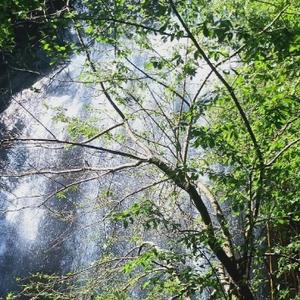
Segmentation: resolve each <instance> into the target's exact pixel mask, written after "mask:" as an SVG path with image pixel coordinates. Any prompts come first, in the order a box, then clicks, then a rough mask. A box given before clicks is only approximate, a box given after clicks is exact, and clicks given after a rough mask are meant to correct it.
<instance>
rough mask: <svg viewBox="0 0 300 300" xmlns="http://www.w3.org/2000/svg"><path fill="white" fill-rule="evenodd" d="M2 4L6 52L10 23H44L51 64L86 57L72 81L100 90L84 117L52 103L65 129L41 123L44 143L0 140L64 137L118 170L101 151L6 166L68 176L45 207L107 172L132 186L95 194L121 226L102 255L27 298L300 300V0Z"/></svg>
mask: <svg viewBox="0 0 300 300" xmlns="http://www.w3.org/2000/svg"><path fill="white" fill-rule="evenodd" d="M1 6H2V7H5V8H6V9H5V10H1V9H0V11H1V12H0V20H1V25H0V47H1V48H2V49H3V50H5V51H6V52H10V51H13V49H14V45H15V33H14V28H16V26H20V24H22V22H26V24H30V23H34V24H37V26H38V28H39V35H38V41H36V40H35V42H37V43H38V45H39V47H40V49H42V51H43V52H44V53H46V55H47V56H48V58H49V59H50V61H51V66H52V68H53V70H58V69H63V68H67V66H68V65H69V64H70V63H72V60H73V59H74V57H78V56H80V57H84V63H83V64H82V69H81V70H80V74H79V76H77V78H72V81H73V82H76V83H78V84H81V85H84V86H87V87H93V88H94V89H95V91H96V94H97V97H100V98H101V99H102V100H101V101H102V102H101V103H100V104H99V106H97V105H96V104H93V105H90V106H89V107H87V113H86V114H85V116H84V117H79V116H78V117H70V116H68V115H67V114H66V113H65V111H64V109H60V110H57V111H56V113H55V117H54V119H55V122H56V123H59V124H62V125H63V127H64V128H65V130H66V132H67V135H66V136H65V137H64V138H58V137H57V135H56V134H55V133H54V132H52V128H46V129H47V131H48V136H47V137H46V138H45V137H44V138H42V137H40V136H30V137H22V136H18V135H13V136H8V137H5V138H3V139H2V141H1V146H2V147H8V146H9V147H18V145H23V146H24V145H25V146H26V145H32V144H34V145H40V144H41V143H42V144H47V145H49V144H50V145H59V146H61V145H63V146H65V151H73V150H74V149H77V148H78V149H87V150H89V151H94V154H93V155H94V156H98V157H100V156H101V155H102V154H103V153H104V154H105V155H110V157H112V160H111V163H108V156H104V159H103V161H102V159H101V160H100V161H97V162H96V163H95V161H89V158H88V157H87V158H86V160H87V161H88V162H89V163H88V164H86V165H82V166H80V168H79V169H78V167H77V168H76V169H75V168H67V167H68V166H64V167H63V168H61V169H59V170H58V169H57V166H50V167H49V168H47V170H45V169H44V170H39V172H36V170H34V169H30V168H29V169H26V170H20V171H18V172H19V173H18V172H16V171H15V170H6V171H3V172H2V174H1V175H2V176H12V175H13V176H16V177H18V176H19V177H24V176H33V175H38V173H40V175H41V176H42V175H43V174H49V176H52V177H53V178H54V177H55V178H58V179H59V178H60V177H59V176H64V178H65V179H67V180H68V184H67V185H65V187H64V188H60V189H57V190H56V191H55V193H52V194H51V195H50V196H51V197H47V198H46V200H45V201H44V202H43V205H46V204H47V203H46V202H47V201H48V200H49V201H50V200H51V201H67V200H68V198H69V197H70V194H71V193H73V192H74V191H76V189H80V186H81V184H83V183H84V182H85V180H90V176H89V175H94V177H93V178H96V179H97V180H99V178H100V177H101V178H102V177H105V176H110V175H111V174H114V175H115V177H113V178H112V179H111V180H112V181H114V180H115V181H118V180H119V179H118V178H119V177H118V176H119V175H118V174H120V173H121V174H122V172H124V171H125V172H126V175H124V176H125V178H126V181H127V185H128V186H129V190H128V191H129V192H128V193H125V194H124V193H123V190H117V191H111V190H110V189H109V188H107V190H105V191H104V192H103V191H102V194H101V197H100V198H101V199H100V198H99V199H100V200H101V209H103V210H104V211H105V214H106V217H107V218H108V219H109V220H110V221H109V222H111V224H112V225H111V226H117V228H118V230H119V233H120V232H121V233H120V234H119V235H118V234H115V235H114V232H110V237H109V240H108V242H107V245H108V246H107V245H106V247H107V248H106V249H105V251H102V252H101V255H99V257H97V258H96V259H95V261H94V262H93V264H91V265H90V266H89V267H84V268H82V269H81V270H76V271H72V272H70V273H68V274H41V273H39V274H35V275H33V276H32V278H31V279H30V280H29V281H27V282H26V283H24V284H25V285H24V287H23V291H22V293H21V294H22V295H25V296H27V297H29V298H30V299H31V298H32V299H98V300H100V299H271V300H273V299H299V297H300V291H299V286H300V277H299V276H300V275H299V267H300V257H299V250H300V240H299V221H300V215H299V207H300V206H299V198H300V182H299V170H300V135H299V132H300V120H299V115H300V88H299V87H300V85H299V84H300V82H299V81H300V79H299V78H300V76H299V75H300V64H299V62H300V3H299V1H297V0H290V1H286V0H273V1H261V0H226V1H223V0H191V1H186V0H182V1H180V0H179V1H175V0H160V1H154V0H127V1H124V0H114V1H110V0H103V1H101V0H81V1H61V2H60V3H59V5H58V4H57V3H56V6H53V3H52V1H50V0H49V1H40V0H35V1H18V0H11V1H4V2H3V4H0V8H1ZM53 7H54V8H55V9H54V8H53ZM34 49H35V48H32V51H36V50H34ZM48 105H49V107H50V108H49V109H51V103H48ZM107 107H109V109H108V108H107ZM31 113H34V112H33V111H32V112H31ZM86 116H88V117H86ZM101 157H102V156H101ZM70 165H72V163H70ZM75 173H76V174H77V175H76V177H73V175H74V174H75ZM78 174H79V175H78ZM78 176H80V177H78ZM120 176H121V175H120ZM145 178H146V179H145ZM79 179H80V180H79ZM136 183H137V184H136ZM53 199H54V200H53ZM55 199H56V200H55ZM99 199H98V200H99ZM112 199H113V201H112ZM100 200H99V201H100ZM85 201H89V200H88V199H86V200H85ZM45 209H47V206H46V208H45ZM59 213H61V214H63V212H61V211H60V212H59ZM65 221H66V222H70V219H67V218H66V219H65ZM116 224H118V225H116ZM122 235H123V236H126V239H127V240H128V245H127V246H126V247H124V251H123V252H122V253H120V252H119V251H115V250H114V249H115V248H114V247H116V245H118V243H122V242H124V241H123V239H122ZM137 295H138V296H137ZM19 296H20V295H19V294H17V295H14V294H13V293H11V294H9V295H8V296H7V299H14V297H16V298H17V297H19Z"/></svg>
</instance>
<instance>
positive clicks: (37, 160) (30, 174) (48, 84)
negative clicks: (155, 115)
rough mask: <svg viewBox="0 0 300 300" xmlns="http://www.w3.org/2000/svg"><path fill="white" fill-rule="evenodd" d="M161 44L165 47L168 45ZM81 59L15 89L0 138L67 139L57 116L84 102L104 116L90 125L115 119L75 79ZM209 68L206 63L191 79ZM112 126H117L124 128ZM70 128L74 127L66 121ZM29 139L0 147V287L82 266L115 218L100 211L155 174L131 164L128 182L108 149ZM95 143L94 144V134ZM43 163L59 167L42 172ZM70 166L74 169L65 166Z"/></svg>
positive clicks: (138, 59) (76, 113) (80, 108)
mask: <svg viewBox="0 0 300 300" xmlns="http://www.w3.org/2000/svg"><path fill="white" fill-rule="evenodd" d="M100 48H101V49H100V50H99V49H95V53H104V52H105V53H108V54H107V57H109V56H111V54H112V53H113V51H112V49H103V47H102V46H101V47H100ZM103 50H105V51H103ZM161 50H162V51H165V52H166V53H167V51H168V45H166V44H165V45H164V48H162V49H161ZM107 57H105V55H104V54H102V56H101V57H100V58H99V57H97V58H98V59H97V61H98V62H99V60H102V61H105V60H106V59H107ZM133 59H134V61H135V63H136V64H137V65H140V66H142V65H143V64H144V62H145V60H146V59H147V56H139V55H137V56H135V57H134V58H133ZM85 60H86V57H84V56H80V55H78V56H75V57H73V58H72V60H71V63H70V64H69V65H68V66H67V67H66V68H65V69H64V70H63V71H60V72H58V73H55V72H53V73H52V74H50V75H49V76H47V78H44V79H41V80H40V81H39V82H37V83H36V84H35V85H33V87H32V88H31V89H28V90H24V91H23V92H21V93H20V94H18V95H16V96H15V97H14V98H13V99H12V102H11V105H10V107H9V108H8V109H7V110H6V111H5V112H4V113H3V114H2V116H1V124H2V129H1V135H2V138H4V139H5V138H6V137H8V138H9V137H14V136H17V137H18V138H22V139H26V138H27V139H28V138H35V139H50V140H53V139H55V140H68V139H69V136H68V135H69V133H70V132H67V131H66V124H64V121H63V120H62V119H63V118H69V119H72V118H74V119H76V118H80V119H82V120H84V119H88V118H89V107H97V108H98V109H100V110H101V114H102V116H105V118H104V119H101V118H100V119H97V120H96V121H95V122H96V123H95V124H94V125H95V127H97V128H103V129H105V128H109V127H111V126H112V125H114V124H118V123H120V120H119V118H118V115H117V114H116V113H115V111H114V110H113V108H112V107H111V105H110V104H109V103H108V101H107V100H106V99H105V97H104V95H103V94H102V93H101V95H100V93H99V91H98V90H97V89H95V86H94V85H85V84H81V83H80V80H79V79H78V78H80V74H81V71H82V69H83V67H84V64H85ZM207 72H208V70H207V69H205V68H204V69H203V73H202V74H199V76H198V77H196V78H195V81H197V80H199V77H201V78H202V77H204V76H205V75H206V74H207ZM191 89H193V85H191ZM129 105H130V103H129ZM151 105H153V103H152V104H151V101H149V103H148V104H147V102H146V103H145V106H146V107H148V108H149V110H151V109H152V106H151ZM168 105H169V104H168ZM179 107H180V105H179V104H178V102H177V103H176V102H173V103H171V107H170V109H171V110H175V111H178V110H179V109H180V108H179ZM137 111H138V110H137ZM62 116H63V117H62ZM142 124H143V119H140V120H139V119H138V118H137V120H136V121H134V128H135V129H136V128H139V127H141V126H143V125H142ZM155 126H158V125H155V124H154V127H152V131H154V132H155V130H157V132H155V134H157V135H159V136H160V140H161V141H163V142H164V143H165V144H168V143H169V141H168V140H164V139H166V138H165V137H164V136H163V135H161V133H159V129H157V128H156V129H155ZM153 128H154V129H153ZM117 130H120V132H121V131H122V128H117ZM69 131H71V132H72V128H69ZM79 138H80V137H79ZM81 139H82V137H81ZM30 142H31V141H25V140H24V141H22V142H21V143H19V144H14V145H13V146H11V147H9V148H7V149H3V150H2V152H1V164H2V170H3V172H2V174H1V175H2V176H1V178H2V179H1V183H0V184H1V199H0V201H1V203H0V205H1V220H0V222H1V227H0V270H1V281H0V295H5V293H7V292H8V291H10V290H14V289H16V288H17V286H16V281H15V278H16V277H26V276H28V275H29V274H32V273H35V272H46V273H54V272H57V273H59V274H62V273H67V272H68V271H70V270H76V269H77V268H79V267H82V266H87V265H88V264H89V263H91V262H92V261H93V260H94V259H96V258H97V257H98V255H99V254H100V253H101V252H102V251H103V252H105V249H106V247H107V242H106V240H109V236H110V233H111V232H113V231H114V230H115V228H116V226H118V225H116V224H111V223H110V222H109V221H108V220H107V219H106V217H105V216H106V213H107V211H109V208H110V207H112V206H115V205H116V204H118V199H122V197H123V196H124V195H128V194H129V195H130V193H131V192H132V191H134V190H138V189H139V188H140V187H141V185H143V184H146V183H147V182H148V181H150V182H151V180H152V181H153V178H151V174H150V173H149V174H148V175H147V176H144V175H142V176H139V173H142V174H143V170H141V171H137V170H136V171H135V172H136V174H135V176H136V177H137V178H138V179H139V180H137V181H132V179H131V180H130V185H129V186H130V187H128V182H129V178H130V177H132V174H126V171H124V172H122V174H109V167H111V166H118V165H122V164H126V163H128V160H126V159H123V158H120V157H118V156H115V155H113V154H109V153H105V152H99V151H97V152H96V151H93V150H92V149H84V148H81V147H77V148H74V147H71V148H70V147H68V146H66V145H63V144H59V143H58V144H57V143H50V144H45V143H42V142H37V143H34V145H32V144H31V143H30ZM126 143H127V142H126ZM126 143H125V144H124V143H122V142H121V143H120V142H116V141H111V140H110V141H109V148H110V149H115V150H118V149H126V150H128V149H127V148H128V147H130V143H129V144H126ZM94 144H95V145H97V141H95V143H94ZM101 146H105V145H102V144H101ZM139 150H140V151H141V149H139ZM168 159H170V160H171V159H172V157H168ZM90 166H101V168H99V170H98V171H97V170H96V171H95V170H94V171H93V172H91V173H88V174H86V173H82V172H81V171H80V169H82V168H89V167H90ZM49 169H51V170H63V172H61V173H60V171H56V172H55V171H54V172H52V173H51V172H50V173H49V172H44V170H49ZM75 169H78V171H77V172H68V171H67V170H73V171H74V170H75ZM6 170H9V172H6ZM12 171H13V172H12ZM13 173H15V174H16V175H18V176H14V174H13ZM22 174H23V175H24V176H22ZM102 174H103V175H107V176H102ZM20 175H21V176H20ZM156 176H157V175H156ZM155 179H156V180H157V178H155ZM74 182H75V183H76V184H74ZM69 185H70V187H69ZM66 187H69V188H67V189H66ZM61 190H66V191H67V195H65V194H64V193H60V191H61ZM55 194H56V196H55ZM103 194H104V196H103ZM111 194H113V195H112V196H111ZM104 198H105V201H106V202H105V203H103V201H104V200H103V199H104ZM118 230H119V228H118ZM127 246H128V245H127V243H126V242H125V243H122V241H120V242H119V245H117V246H116V247H115V249H114V251H115V252H119V253H121V252H122V251H124V249H126V247H127Z"/></svg>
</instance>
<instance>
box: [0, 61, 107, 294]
mask: <svg viewBox="0 0 300 300" xmlns="http://www.w3.org/2000/svg"><path fill="white" fill-rule="evenodd" d="M83 62H84V58H83V57H80V56H78V57H75V58H74V59H73V60H72V62H71V64H70V65H69V66H68V68H67V69H65V70H64V71H63V72H62V73H61V74H59V75H57V76H56V77H55V82H52V84H50V85H49V86H47V85H48V84H49V79H50V78H51V76H54V74H51V75H50V76H49V77H48V78H45V79H42V80H40V81H39V82H37V83H36V84H35V85H34V86H33V88H32V89H29V90H25V91H23V92H22V93H20V94H18V95H17V96H16V97H15V98H14V99H13V100H12V103H11V105H10V107H9V108H8V109H7V110H6V111H5V112H4V113H3V115H2V116H1V123H2V127H3V128H2V136H3V137H4V136H9V135H10V136H12V135H16V136H18V137H22V138H26V137H35V138H50V139H51V138H53V137H54V136H55V138H57V139H63V138H65V136H66V132H65V131H64V128H63V127H62V125H61V123H59V122H56V121H55V120H54V116H55V114H56V111H55V110H51V109H48V108H49V107H64V108H66V111H64V113H65V114H66V115H68V116H69V117H75V116H77V117H79V116H82V115H83V114H84V107H85V106H86V105H89V104H91V102H92V101H96V100H95V99H94V97H93V94H92V92H93V91H92V89H91V88H88V87H85V86H83V85H78V84H76V83H74V84H64V83H63V82H65V81H68V80H70V76H72V77H77V76H78V75H79V72H80V70H81V67H82V64H83ZM35 91H40V93H36V92H35ZM98 102H99V101H98ZM106 122H108V120H106ZM50 130H51V131H50ZM49 148H52V149H49ZM1 154H2V157H1V158H2V159H1V161H2V162H1V164H2V170H3V172H2V175H3V173H5V171H6V170H14V172H16V173H18V172H21V173H22V172H26V171H28V170H31V171H33V172H34V171H36V172H38V171H39V170H43V169H47V168H50V167H51V168H53V167H54V166H56V167H58V168H63V167H65V168H72V167H76V166H77V167H80V166H81V167H82V166H84V165H85V164H86V163H87V161H88V160H89V161H90V162H91V161H93V162H97V161H99V160H101V159H103V157H102V158H101V157H96V158H93V157H92V156H93V154H92V153H90V154H89V153H84V151H83V150H82V149H76V150H65V149H64V147H63V146H49V147H48V149H47V147H46V146H43V145H40V147H30V146H29V147H26V146H14V147H12V148H9V149H5V150H3V151H2V153H1ZM89 155H90V157H89ZM71 157H72V159H71ZM91 157H92V158H91ZM74 158H75V159H74ZM90 158H91V159H90ZM74 162H75V164H74ZM68 180H70V179H68V178H67V177H64V176H61V177H60V178H54V177H53V178H52V177H51V175H49V174H45V175H43V176H40V175H38V174H37V175H31V176H29V177H28V176H24V177H11V176H9V177H5V176H4V177H3V179H2V180H1V212H2V214H1V229H0V270H1V280H0V295H4V294H5V293H6V292H8V291H9V290H11V289H15V288H16V283H15V278H16V277H22V276H26V275H28V274H30V273H33V272H41V271H43V272H48V273H51V272H55V271H56V272H57V271H58V272H67V271H68V270H70V269H72V268H73V267H74V266H76V265H82V264H87V263H88V262H90V261H91V260H92V259H93V258H95V255H96V253H97V251H98V249H99V247H96V245H97V243H98V240H99V237H100V236H101V232H102V230H101V228H100V227H105V223H99V222H98V224H97V218H96V217H97V209H95V203H93V202H89V206H90V210H91V211H90V212H86V211H88V209H87V207H85V208H80V202H81V200H83V199H86V198H89V199H93V198H95V197H96V196H97V193H98V187H97V185H96V186H95V185H94V184H93V183H89V182H87V184H86V186H83V187H81V188H80V189H79V190H74V191H73V192H72V191H71V192H69V193H68V200H67V201H63V200H64V199H61V201H59V200H57V198H56V200H53V199H51V197H50V195H51V194H53V193H54V192H55V191H57V190H59V189H60V188H62V187H64V186H65V185H66V184H68ZM78 180H80V176H78ZM101 184H102V185H105V180H104V181H102V182H101ZM47 197H48V198H49V199H47ZM93 206H94V207H93ZM61 211H63V212H64V215H63V216H62V215H58V214H59V212H61ZM83 211H85V213H83ZM92 223H96V225H94V226H97V232H99V236H97V237H96V238H95V237H93V238H91V237H90V236H89V234H88V233H87V232H88V231H87V230H86V228H85V229H84V227H87V228H89V224H92ZM80 227H82V228H83V230H79V229H80ZM94 230H95V227H94ZM81 231H83V233H82V232H81Z"/></svg>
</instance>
